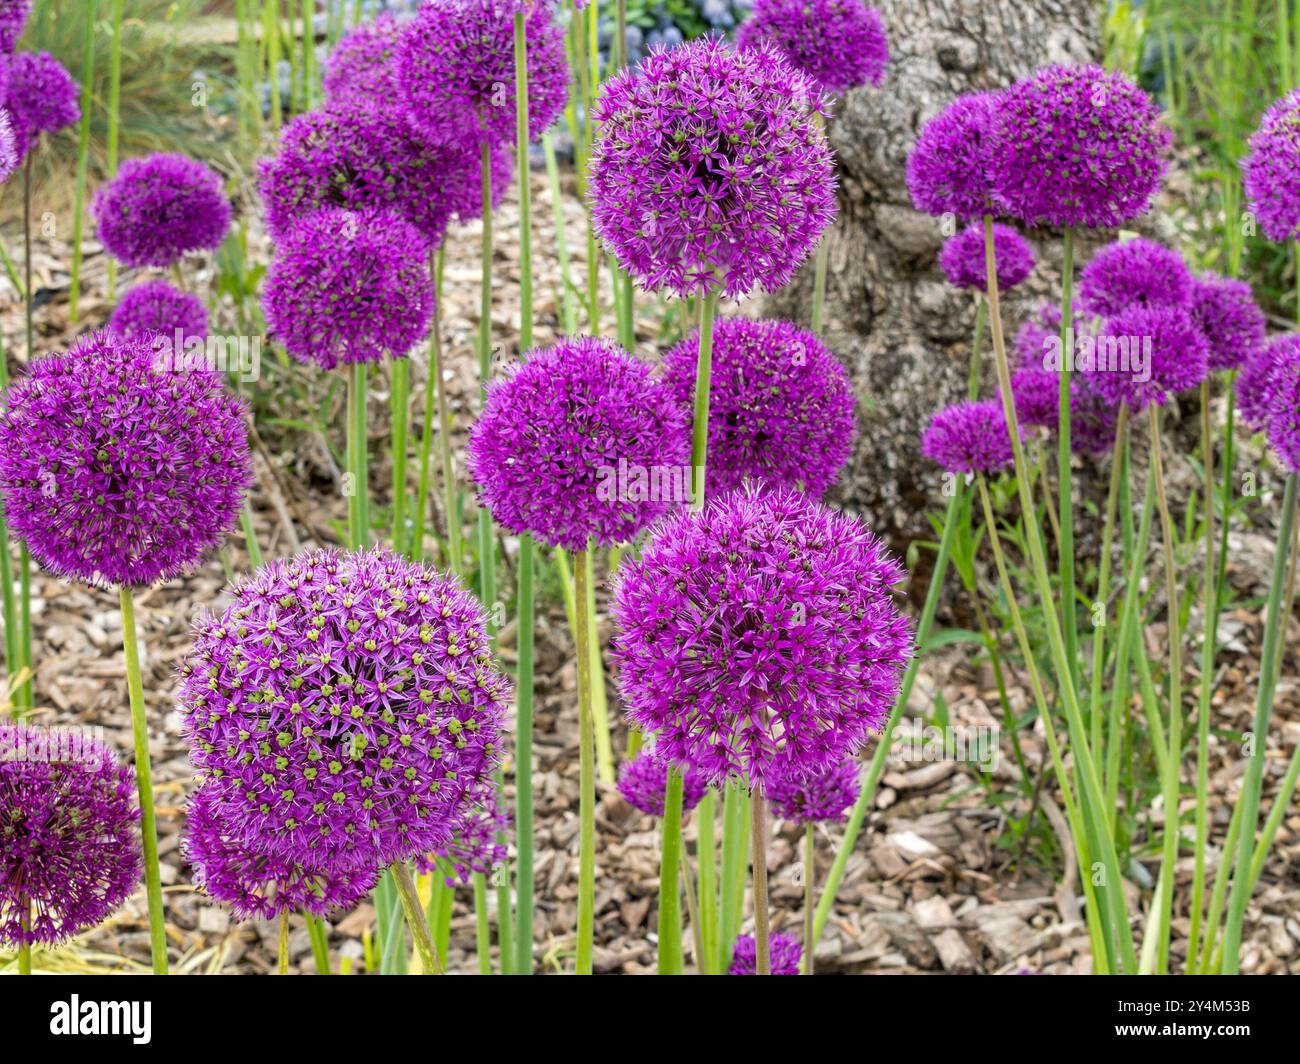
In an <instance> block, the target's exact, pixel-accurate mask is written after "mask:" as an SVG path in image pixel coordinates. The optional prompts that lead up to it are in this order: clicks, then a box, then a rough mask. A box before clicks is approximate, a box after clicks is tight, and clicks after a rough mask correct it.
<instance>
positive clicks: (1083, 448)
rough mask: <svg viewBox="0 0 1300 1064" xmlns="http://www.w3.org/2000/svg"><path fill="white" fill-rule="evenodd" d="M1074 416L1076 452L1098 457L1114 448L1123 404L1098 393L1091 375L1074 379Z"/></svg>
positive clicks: (1072, 428)
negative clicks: (1119, 404)
mask: <svg viewBox="0 0 1300 1064" xmlns="http://www.w3.org/2000/svg"><path fill="white" fill-rule="evenodd" d="M1070 418H1071V424H1070V445H1071V446H1072V447H1073V448H1074V449H1075V451H1077V452H1082V453H1083V454H1090V455H1092V456H1094V457H1098V456H1100V455H1104V454H1106V453H1108V452H1109V451H1111V450H1112V449H1113V448H1114V446H1115V438H1116V435H1117V433H1118V431H1119V406H1118V404H1116V403H1115V402H1113V401H1111V400H1109V399H1107V398H1106V397H1105V396H1102V395H1099V394H1097V392H1096V389H1094V388H1093V386H1092V379H1091V378H1090V377H1089V376H1088V375H1087V374H1083V375H1081V376H1076V377H1075V378H1073V379H1072V380H1071V381H1070Z"/></svg>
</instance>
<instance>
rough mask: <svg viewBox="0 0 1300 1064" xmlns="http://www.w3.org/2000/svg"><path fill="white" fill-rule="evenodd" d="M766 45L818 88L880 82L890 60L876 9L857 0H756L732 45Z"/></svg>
mask: <svg viewBox="0 0 1300 1064" xmlns="http://www.w3.org/2000/svg"><path fill="white" fill-rule="evenodd" d="M764 44H767V45H771V46H772V47H773V48H775V49H777V51H779V52H780V53H781V54H782V55H784V56H785V57H786V59H788V60H789V61H790V63H791V64H792V65H793V66H794V67H795V68H796V69H797V70H801V71H803V72H804V73H805V74H807V75H808V76H809V77H810V78H812V79H813V83H814V84H815V85H816V86H817V87H818V88H819V89H820V90H821V91H822V92H829V93H835V94H837V95H841V94H843V93H846V92H848V91H849V89H852V88H856V87H857V86H859V85H867V84H871V85H875V86H877V87H879V86H880V85H881V84H882V83H883V82H884V80H885V67H886V66H887V65H888V63H889V41H888V39H887V38H886V36H885V23H884V20H883V19H882V18H881V17H880V12H879V11H877V10H876V9H875V8H871V7H867V5H866V4H864V3H863V2H862V0H756V2H755V4H754V10H753V13H752V14H751V15H750V16H749V18H747V19H746V20H745V21H744V22H742V23H741V24H740V28H739V29H738V30H737V31H736V47H737V48H758V47H761V46H763V45H764Z"/></svg>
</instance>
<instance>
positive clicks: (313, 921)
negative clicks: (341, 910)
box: [302, 909, 331, 975]
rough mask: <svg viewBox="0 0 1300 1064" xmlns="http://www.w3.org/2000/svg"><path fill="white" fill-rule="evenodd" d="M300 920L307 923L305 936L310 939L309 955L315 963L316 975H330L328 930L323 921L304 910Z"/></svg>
mask: <svg viewBox="0 0 1300 1064" xmlns="http://www.w3.org/2000/svg"><path fill="white" fill-rule="evenodd" d="M302 918H303V919H304V920H306V921H307V935H308V937H309V938H310V939H311V955H312V959H313V960H314V961H315V962H316V974H317V975H330V974H331V972H330V938H329V928H328V927H327V925H326V923H325V921H324V920H322V919H321V918H320V917H319V916H314V915H313V914H312V913H310V912H308V911H307V910H306V909H304V910H303V911H302Z"/></svg>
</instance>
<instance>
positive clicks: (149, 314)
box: [108, 280, 208, 343]
mask: <svg viewBox="0 0 1300 1064" xmlns="http://www.w3.org/2000/svg"><path fill="white" fill-rule="evenodd" d="M108 329H109V330H110V331H111V332H115V333H120V334H121V335H123V336H127V337H130V338H132V339H135V338H139V337H148V336H153V337H157V336H162V337H164V338H165V339H166V340H169V341H173V342H174V341H175V339H176V337H177V336H178V334H179V337H180V339H181V341H182V343H183V342H184V341H186V340H191V339H199V340H206V339H207V337H208V310H207V307H205V306H204V305H203V300H201V299H199V297H198V296H196V295H192V294H191V293H189V292H182V291H180V290H178V289H176V288H173V287H172V286H171V285H169V284H168V283H167V282H166V281H160V280H153V281H145V282H144V283H143V284H138V285H136V286H135V287H134V288H130V289H128V290H127V292H126V294H125V295H124V296H122V298H121V299H120V300H119V301H118V304H117V307H116V308H115V309H114V310H113V316H112V317H111V318H109V319H108Z"/></svg>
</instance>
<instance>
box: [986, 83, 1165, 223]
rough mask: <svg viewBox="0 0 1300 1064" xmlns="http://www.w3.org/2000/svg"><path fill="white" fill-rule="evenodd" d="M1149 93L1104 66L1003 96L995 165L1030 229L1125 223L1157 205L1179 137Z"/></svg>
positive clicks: (1000, 185) (1011, 204) (1012, 207)
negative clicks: (1168, 160)
mask: <svg viewBox="0 0 1300 1064" xmlns="http://www.w3.org/2000/svg"><path fill="white" fill-rule="evenodd" d="M1159 118H1160V113H1159V111H1158V110H1157V108H1156V106H1155V104H1153V103H1152V102H1151V99H1150V97H1148V96H1147V94H1146V93H1145V92H1143V91H1142V90H1141V89H1139V88H1138V87H1137V86H1136V85H1134V84H1133V83H1132V82H1131V81H1129V80H1128V79H1127V78H1126V77H1125V76H1124V75H1123V74H1120V73H1118V72H1114V71H1106V70H1103V69H1102V68H1101V67H1099V66H1050V67H1046V68H1044V69H1042V70H1040V71H1038V72H1037V73H1036V74H1034V75H1033V76H1032V77H1030V78H1026V79H1025V80H1023V81H1020V82H1017V83H1016V84H1015V85H1013V86H1012V87H1011V88H1009V89H1007V90H1006V91H1005V92H1004V93H1003V94H1002V98H1001V100H1000V102H999V105H998V107H997V108H996V111H995V117H994V121H993V124H992V127H991V129H990V145H989V156H988V165H989V172H990V173H991V174H992V175H993V176H994V181H995V184H996V198H997V201H998V205H999V206H1000V207H1001V209H1002V210H1003V211H1004V212H1005V213H1007V214H1010V215H1011V217H1013V218H1017V219H1019V220H1020V221H1022V222H1024V223H1025V224H1026V225H1035V226H1037V225H1055V226H1086V227H1089V228H1100V227H1105V226H1117V225H1122V224H1123V223H1124V222H1127V221H1129V220H1131V219H1133V218H1136V217H1137V216H1138V215H1140V214H1142V213H1144V212H1145V211H1146V210H1147V208H1149V207H1150V206H1151V203H1152V201H1153V200H1154V199H1155V196H1156V193H1157V192H1158V191H1159V188H1160V181H1161V178H1162V177H1163V176H1164V172H1165V158H1164V156H1165V154H1166V152H1167V151H1168V148H1169V145H1170V143H1171V141H1172V136H1171V134H1170V132H1169V130H1168V129H1167V128H1166V127H1164V126H1162V125H1161V124H1160V121H1159Z"/></svg>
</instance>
